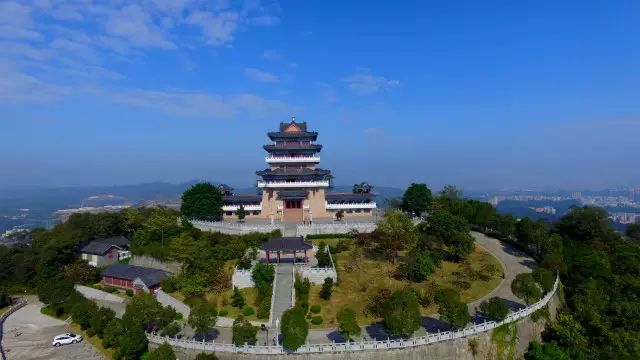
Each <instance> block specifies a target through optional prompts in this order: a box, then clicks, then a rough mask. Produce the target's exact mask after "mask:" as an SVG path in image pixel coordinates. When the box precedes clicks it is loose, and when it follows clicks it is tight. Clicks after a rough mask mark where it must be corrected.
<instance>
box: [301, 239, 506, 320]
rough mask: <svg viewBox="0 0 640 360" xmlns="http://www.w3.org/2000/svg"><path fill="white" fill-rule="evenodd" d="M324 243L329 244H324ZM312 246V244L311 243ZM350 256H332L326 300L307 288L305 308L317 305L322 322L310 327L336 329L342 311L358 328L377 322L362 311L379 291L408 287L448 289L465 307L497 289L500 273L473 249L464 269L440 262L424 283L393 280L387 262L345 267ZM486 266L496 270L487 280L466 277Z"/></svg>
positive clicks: (482, 253)
mask: <svg viewBox="0 0 640 360" xmlns="http://www.w3.org/2000/svg"><path fill="white" fill-rule="evenodd" d="M324 241H325V242H326V243H328V244H329V243H330V241H328V240H324ZM315 242H316V240H314V243H315ZM318 242H319V241H318ZM336 242H337V240H336ZM352 252H353V247H352V249H350V250H347V251H343V252H341V253H339V254H336V255H334V256H335V258H336V260H337V263H338V269H337V270H338V286H336V287H334V290H333V294H332V296H331V299H330V300H328V301H327V300H322V299H320V296H319V293H320V288H321V286H312V287H311V292H310V295H309V306H312V305H320V306H321V307H322V309H321V311H320V313H319V314H318V315H320V316H322V318H323V323H322V324H321V325H317V326H314V325H311V327H312V328H327V327H336V326H337V323H336V314H337V313H338V311H340V309H342V308H344V307H350V308H352V309H354V310H355V312H356V314H357V318H358V323H359V324H361V325H364V324H370V323H372V322H375V321H377V320H380V319H376V318H372V317H370V316H367V315H365V314H364V313H363V310H364V308H365V307H366V306H367V304H368V303H369V300H370V299H371V298H373V297H374V296H375V294H377V293H378V291H379V290H380V289H382V288H388V289H390V290H391V291H393V290H397V289H401V288H405V287H409V286H414V287H417V288H421V289H425V290H426V289H428V288H429V287H431V288H434V286H435V287H436V288H441V287H451V288H455V289H457V290H459V291H460V295H461V297H462V300H463V301H464V302H467V303H468V302H471V301H473V300H475V299H478V298H480V297H482V296H484V295H486V294H488V293H489V292H491V290H493V289H494V288H495V287H496V286H498V285H499V284H500V281H501V279H502V274H503V272H504V269H503V268H502V266H501V264H500V262H499V261H498V259H496V258H495V257H493V255H491V254H489V253H488V252H486V251H485V250H484V249H482V248H480V247H476V249H475V251H474V252H473V253H472V254H470V255H469V258H468V262H467V264H468V265H466V266H465V265H463V264H461V263H454V262H449V261H443V262H442V263H441V264H440V266H439V267H438V268H437V269H436V271H435V272H434V273H433V274H432V275H431V276H430V277H429V278H428V279H427V280H426V281H424V282H422V283H411V282H409V281H402V280H397V279H395V278H394V274H395V272H396V269H397V266H398V265H397V264H396V265H394V264H392V263H391V262H389V261H384V260H371V259H368V258H366V257H363V258H362V259H361V260H360V263H359V264H357V265H356V266H349V264H354V261H353V256H352ZM487 264H491V265H490V266H493V267H495V269H497V271H495V273H494V274H493V275H492V276H489V279H488V280H487V279H485V280H484V281H483V280H473V279H472V278H471V277H470V276H468V274H470V273H473V272H474V271H476V272H477V271H480V270H481V269H482V268H483V266H487ZM470 269H471V270H470ZM437 310H438V309H437V306H436V305H430V306H428V307H427V308H422V314H423V315H428V314H434V313H436V312H437ZM313 315H315V314H313Z"/></svg>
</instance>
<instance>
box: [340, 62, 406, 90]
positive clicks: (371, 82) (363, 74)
mask: <svg viewBox="0 0 640 360" xmlns="http://www.w3.org/2000/svg"><path fill="white" fill-rule="evenodd" d="M342 81H343V82H344V83H346V84H347V86H348V87H349V89H351V90H352V91H353V92H354V93H356V94H358V95H367V94H372V93H375V92H377V91H379V90H383V89H385V88H389V87H393V86H397V85H399V84H400V81H399V80H390V79H387V78H385V77H384V76H376V75H373V74H371V72H370V71H369V70H368V69H362V68H360V69H357V70H356V73H355V74H353V75H349V76H346V77H344V78H342Z"/></svg>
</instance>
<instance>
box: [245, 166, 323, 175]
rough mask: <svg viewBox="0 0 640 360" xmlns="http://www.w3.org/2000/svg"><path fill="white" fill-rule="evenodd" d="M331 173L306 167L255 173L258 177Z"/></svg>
mask: <svg viewBox="0 0 640 360" xmlns="http://www.w3.org/2000/svg"><path fill="white" fill-rule="evenodd" d="M330 173H331V171H329V170H325V169H310V168H308V167H281V168H277V169H264V170H260V171H256V174H257V175H258V176H325V175H329V174H330Z"/></svg>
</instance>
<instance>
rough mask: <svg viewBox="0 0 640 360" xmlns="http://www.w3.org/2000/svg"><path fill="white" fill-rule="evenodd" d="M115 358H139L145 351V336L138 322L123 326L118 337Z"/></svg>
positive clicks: (146, 342)
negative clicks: (121, 332)
mask: <svg viewBox="0 0 640 360" xmlns="http://www.w3.org/2000/svg"><path fill="white" fill-rule="evenodd" d="M118 344H119V346H118V351H117V354H118V355H119V356H117V358H121V357H122V358H125V359H139V358H140V356H141V355H142V354H144V353H145V352H146V351H147V344H148V341H147V336H146V335H145V333H144V329H143V328H142V326H140V324H129V325H125V326H124V331H123V334H122V335H121V336H119V337H118Z"/></svg>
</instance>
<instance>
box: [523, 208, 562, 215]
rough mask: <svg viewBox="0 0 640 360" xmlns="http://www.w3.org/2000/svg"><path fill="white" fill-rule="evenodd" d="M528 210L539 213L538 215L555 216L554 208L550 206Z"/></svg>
mask: <svg viewBox="0 0 640 360" xmlns="http://www.w3.org/2000/svg"><path fill="white" fill-rule="evenodd" d="M529 209H531V210H533V211H535V212H537V213H540V214H549V215H555V214H556V208H554V207H552V206H543V207H530V208H529Z"/></svg>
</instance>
